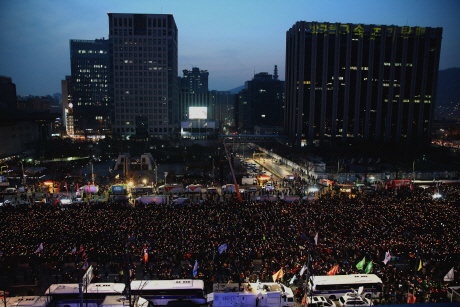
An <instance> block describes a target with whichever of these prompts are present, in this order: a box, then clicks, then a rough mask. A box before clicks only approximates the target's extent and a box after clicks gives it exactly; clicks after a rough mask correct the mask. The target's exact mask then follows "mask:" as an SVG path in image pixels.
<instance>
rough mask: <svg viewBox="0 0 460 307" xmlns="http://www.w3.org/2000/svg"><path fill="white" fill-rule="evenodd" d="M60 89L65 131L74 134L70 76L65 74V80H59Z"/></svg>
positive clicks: (71, 135) (69, 134)
mask: <svg viewBox="0 0 460 307" xmlns="http://www.w3.org/2000/svg"><path fill="white" fill-rule="evenodd" d="M61 90H62V118H63V119H64V120H63V122H64V128H65V133H66V134H67V135H68V136H70V137H73V136H74V129H73V128H74V126H73V125H74V124H73V101H72V77H71V76H65V80H61Z"/></svg>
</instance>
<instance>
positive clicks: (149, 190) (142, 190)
mask: <svg viewBox="0 0 460 307" xmlns="http://www.w3.org/2000/svg"><path fill="white" fill-rule="evenodd" d="M131 194H153V187H147V186H139V187H132V188H131Z"/></svg>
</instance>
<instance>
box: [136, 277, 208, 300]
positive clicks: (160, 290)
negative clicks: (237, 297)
mask: <svg viewBox="0 0 460 307" xmlns="http://www.w3.org/2000/svg"><path fill="white" fill-rule="evenodd" d="M131 293H132V294H133V295H139V296H142V297H143V298H145V299H146V300H149V301H150V302H152V303H153V305H160V306H166V305H168V302H173V301H190V302H192V303H194V304H196V305H204V304H206V296H205V295H204V282H203V281H202V280H198V279H174V280H133V281H132V282H131Z"/></svg>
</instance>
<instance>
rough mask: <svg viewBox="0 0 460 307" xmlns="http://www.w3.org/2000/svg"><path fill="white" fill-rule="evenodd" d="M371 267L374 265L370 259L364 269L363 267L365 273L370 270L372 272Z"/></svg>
mask: <svg viewBox="0 0 460 307" xmlns="http://www.w3.org/2000/svg"><path fill="white" fill-rule="evenodd" d="M373 269H374V266H373V265H372V261H371V262H369V263H368V264H367V266H366V269H365V272H366V274H369V273H370V272H372V270H373Z"/></svg>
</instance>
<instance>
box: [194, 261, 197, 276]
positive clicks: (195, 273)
mask: <svg viewBox="0 0 460 307" xmlns="http://www.w3.org/2000/svg"><path fill="white" fill-rule="evenodd" d="M197 274H198V260H195V265H194V266H193V276H196V275H197Z"/></svg>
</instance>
